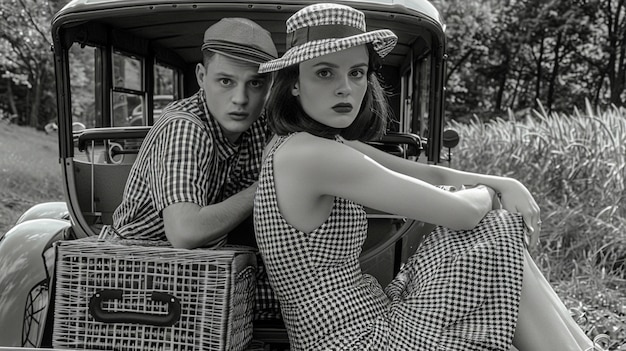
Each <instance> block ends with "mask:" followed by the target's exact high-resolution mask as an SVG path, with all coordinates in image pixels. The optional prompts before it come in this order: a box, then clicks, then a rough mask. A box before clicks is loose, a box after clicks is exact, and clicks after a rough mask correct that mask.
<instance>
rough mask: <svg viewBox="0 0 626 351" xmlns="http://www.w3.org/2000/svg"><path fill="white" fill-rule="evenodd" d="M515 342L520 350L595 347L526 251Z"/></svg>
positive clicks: (565, 350)
mask: <svg viewBox="0 0 626 351" xmlns="http://www.w3.org/2000/svg"><path fill="white" fill-rule="evenodd" d="M513 345H515V347H516V348H518V349H519V350H520V351H529V350H532V351H541V350H563V351H570V350H571V351H575V350H576V351H578V350H586V349H587V348H590V347H592V346H593V342H592V341H591V340H589V338H588V337H587V336H586V335H585V333H584V332H583V330H582V329H581V328H580V327H579V326H578V324H576V321H574V319H573V318H572V317H571V316H570V314H569V311H568V310H567V308H566V307H565V305H564V304H563V302H562V301H561V300H560V298H559V297H558V295H557V294H556V292H555V291H554V290H553V289H552V287H551V286H550V284H549V283H548V281H547V280H546V279H545V277H544V276H543V274H541V272H540V271H539V268H538V267H537V265H536V264H535V262H534V261H533V259H532V257H530V254H529V253H528V252H527V251H526V250H524V276H523V282H522V296H521V301H520V307H519V315H518V321H517V328H516V330H515V336H514V338H513Z"/></svg>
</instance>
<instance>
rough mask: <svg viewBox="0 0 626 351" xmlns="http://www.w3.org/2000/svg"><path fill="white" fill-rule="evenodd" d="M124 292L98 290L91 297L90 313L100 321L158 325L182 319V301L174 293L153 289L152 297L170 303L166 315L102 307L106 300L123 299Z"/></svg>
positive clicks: (172, 323)
mask: <svg viewBox="0 0 626 351" xmlns="http://www.w3.org/2000/svg"><path fill="white" fill-rule="evenodd" d="M123 294H124V292H123V291H122V290H116V289H107V290H101V291H98V292H96V293H95V294H94V295H93V296H92V297H91V298H90V299H89V313H90V314H91V315H92V316H93V318H94V319H95V320H96V321H98V322H103V323H136V324H150V325H155V326H158V327H171V326H172V325H174V324H175V323H176V322H178V320H179V319H180V313H181V307H180V301H179V300H178V298H176V297H175V296H173V295H170V294H167V293H163V292H157V291H153V292H152V294H151V295H150V298H151V299H152V300H154V301H158V302H163V303H166V304H167V305H168V307H169V308H168V313H167V314H166V315H155V314H148V313H138V312H109V311H104V310H103V309H102V305H101V303H102V301H104V300H121V299H122V295H123Z"/></svg>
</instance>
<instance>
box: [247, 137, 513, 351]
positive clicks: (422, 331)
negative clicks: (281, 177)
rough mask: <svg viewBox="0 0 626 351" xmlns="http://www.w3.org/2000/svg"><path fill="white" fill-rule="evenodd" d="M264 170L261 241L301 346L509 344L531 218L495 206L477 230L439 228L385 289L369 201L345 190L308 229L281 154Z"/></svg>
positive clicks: (258, 210)
mask: <svg viewBox="0 0 626 351" xmlns="http://www.w3.org/2000/svg"><path fill="white" fill-rule="evenodd" d="M288 138H289V137H288V136H287V137H282V138H280V139H279V141H278V142H277V143H276V144H275V146H274V147H273V149H272V150H270V152H269V154H268V156H267V158H266V160H265V163H264V165H263V167H262V169H261V175H260V179H259V186H258V188H257V196H256V199H255V206H254V216H255V229H256V233H257V242H258V244H259V248H260V250H261V254H262V256H263V259H264V261H265V265H266V268H267V271H268V276H269V279H270V283H271V285H272V287H273V288H274V290H275V293H276V295H277V296H278V298H279V300H280V304H281V309H282V313H283V318H284V320H285V324H286V326H287V331H288V334H289V339H290V343H291V350H294V351H297V350H307V351H308V350H376V351H380V350H425V351H430V350H432V351H441V350H464V351H466V350H481V351H482V350H509V349H510V346H511V343H512V339H513V334H514V331H515V325H516V321H517V312H518V306H519V300H520V294H521V282H522V270H523V248H524V244H523V235H524V228H523V224H522V220H521V217H520V216H519V215H518V214H511V213H508V212H505V211H503V210H501V211H492V212H489V213H488V215H487V216H486V217H485V218H484V219H483V220H482V221H481V223H480V224H479V225H478V226H477V227H476V228H475V229H473V230H469V231H452V230H449V229H446V228H442V227H437V228H436V229H435V230H434V231H433V232H432V233H431V234H429V235H428V237H427V238H426V239H425V242H424V243H423V245H421V246H420V248H419V249H418V251H417V252H416V253H415V254H414V255H413V256H412V257H411V258H410V259H409V260H408V261H407V262H406V264H405V265H404V266H403V268H402V270H401V271H400V273H399V274H398V275H397V276H396V277H395V278H394V280H393V281H392V282H391V283H390V284H389V286H387V288H386V289H385V290H384V291H383V290H382V288H381V287H380V285H379V284H378V282H376V280H375V279H374V278H372V277H371V276H368V275H366V274H363V273H362V272H361V269H360V266H359V262H358V256H359V254H360V248H361V245H362V244H363V241H364V240H365V235H366V229H367V220H366V217H365V213H364V211H363V208H362V207H361V206H359V205H357V204H354V203H352V202H350V201H348V200H346V199H341V198H335V202H334V206H333V209H332V211H331V214H330V216H329V218H328V219H327V220H326V221H325V222H324V223H323V224H322V225H321V226H320V227H319V228H317V229H316V230H315V231H313V232H311V233H310V234H305V233H303V232H301V231H298V230H297V229H295V228H294V227H292V226H291V225H289V223H287V222H286V220H285V219H284V218H283V217H282V215H281V213H280V210H279V208H278V203H277V200H276V192H275V186H274V174H273V155H274V152H275V150H277V149H278V148H279V147H280V146H281V145H283V144H284V142H285V141H286V140H288Z"/></svg>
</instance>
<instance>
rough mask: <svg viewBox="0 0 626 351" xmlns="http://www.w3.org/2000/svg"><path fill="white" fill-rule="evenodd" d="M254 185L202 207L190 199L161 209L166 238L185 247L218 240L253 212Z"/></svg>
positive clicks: (189, 247) (174, 244) (206, 244)
mask: <svg viewBox="0 0 626 351" xmlns="http://www.w3.org/2000/svg"><path fill="white" fill-rule="evenodd" d="M256 186H257V183H254V184H253V185H252V186H250V187H248V188H246V189H244V190H242V191H240V192H239V193H237V194H235V195H233V196H231V197H230V198H228V199H226V200H224V201H222V202H218V203H216V204H212V205H208V206H204V207H200V206H199V205H197V204H194V203H191V202H179V203H174V204H172V205H169V206H167V207H166V208H165V209H164V210H163V222H164V223H165V235H166V236H167V239H168V240H169V241H170V243H171V244H172V246H174V247H179V248H188V249H192V248H196V247H203V246H209V245H210V244H212V243H215V242H217V241H218V240H220V239H222V238H223V237H224V236H225V235H226V234H228V232H230V231H231V230H232V229H233V228H235V227H236V226H237V225H238V224H239V223H241V222H242V221H243V220H244V219H246V218H247V217H248V216H250V215H251V214H252V207H253V203H254V193H255V192H256Z"/></svg>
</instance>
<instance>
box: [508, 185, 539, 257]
mask: <svg viewBox="0 0 626 351" xmlns="http://www.w3.org/2000/svg"><path fill="white" fill-rule="evenodd" d="M499 190H500V203H501V204H502V208H504V209H505V210H507V211H509V212H519V213H520V214H521V215H522V218H523V219H524V224H525V225H526V227H527V228H528V231H529V234H530V238H529V240H528V246H529V247H534V246H535V245H536V244H537V243H538V242H539V232H540V231H541V217H540V216H539V212H540V210H539V205H537V202H536V201H535V199H534V198H533V196H532V194H531V193H530V191H528V189H527V188H526V187H525V186H524V185H523V184H522V183H520V182H519V181H517V180H515V179H512V178H511V179H509V181H508V182H507V183H505V185H504V186H503V187H501V188H500V189H499Z"/></svg>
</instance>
